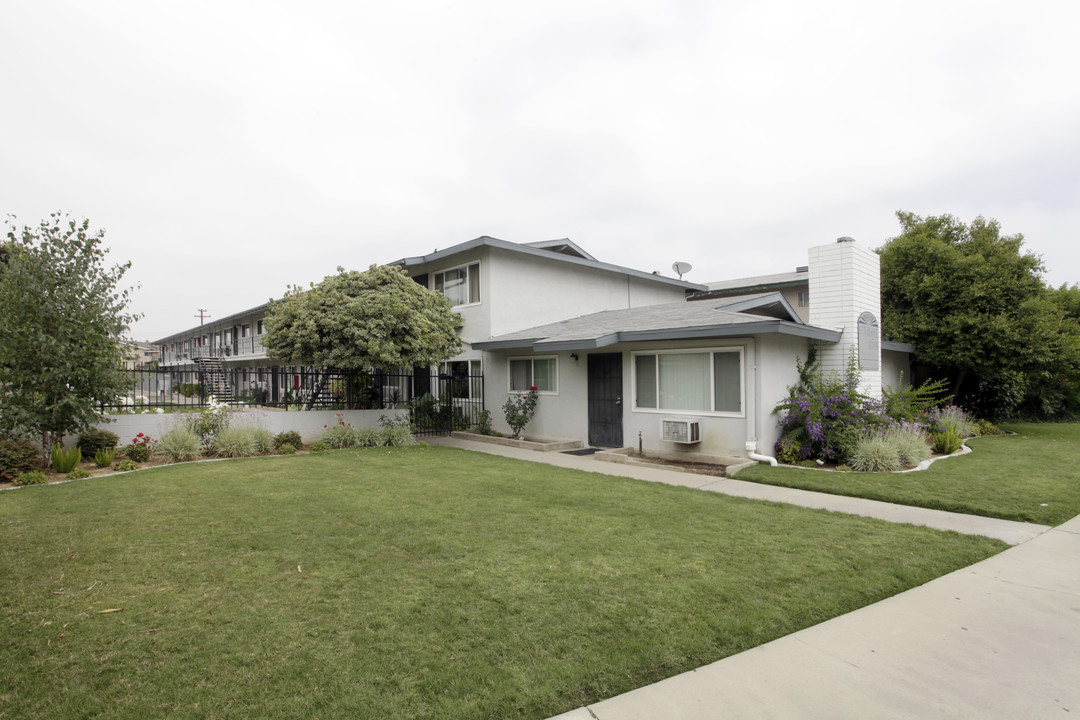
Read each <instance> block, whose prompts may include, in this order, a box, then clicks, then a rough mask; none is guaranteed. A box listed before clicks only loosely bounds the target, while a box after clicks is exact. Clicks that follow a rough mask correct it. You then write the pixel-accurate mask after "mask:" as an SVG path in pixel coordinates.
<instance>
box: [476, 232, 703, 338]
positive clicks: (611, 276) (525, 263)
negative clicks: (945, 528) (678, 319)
mask: <svg viewBox="0 0 1080 720" xmlns="http://www.w3.org/2000/svg"><path fill="white" fill-rule="evenodd" d="M488 265H489V268H490V270H489V274H488V278H489V280H488V287H489V290H490V291H489V293H488V297H489V298H490V299H491V301H492V303H491V306H490V308H489V310H488V312H489V313H490V318H491V320H490V321H491V325H490V330H491V335H501V334H504V333H508V332H513V331H515V330H523V329H525V328H530V327H536V326H537V325H544V324H547V323H551V322H557V321H559V320H566V319H567V318H573V317H579V316H581V315H587V314H588V313H593V312H599V311H601V310H618V309H622V308H628V307H641V306H644V305H657V304H660V303H667V302H677V301H679V300H682V299H684V298H685V297H686V292H685V290H684V289H683V288H681V287H678V286H675V285H664V284H660V283H655V282H650V281H648V280H644V279H639V278H633V277H630V276H628V275H624V274H622V273H617V272H607V271H602V270H597V269H595V268H590V267H585V266H581V265H575V264H573V263H568V262H563V261H560V260H559V259H558V258H552V259H551V260H547V259H546V258H542V257H537V256H533V255H523V254H521V253H514V252H508V251H503V250H499V249H492V250H491V253H490V255H489V259H488ZM469 334H470V336H472V331H471V330H470V331H469Z"/></svg>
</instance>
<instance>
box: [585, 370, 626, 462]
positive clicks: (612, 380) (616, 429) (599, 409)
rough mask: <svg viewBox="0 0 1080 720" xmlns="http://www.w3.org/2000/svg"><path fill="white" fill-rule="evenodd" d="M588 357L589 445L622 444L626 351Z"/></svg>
mask: <svg viewBox="0 0 1080 720" xmlns="http://www.w3.org/2000/svg"><path fill="white" fill-rule="evenodd" d="M588 357H589V444H590V445H596V446H598V447H622V443H623V431H622V430H623V428H622V390H623V388H622V353H597V354H594V355H589V356H588Z"/></svg>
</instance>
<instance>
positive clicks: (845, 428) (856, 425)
mask: <svg viewBox="0 0 1080 720" xmlns="http://www.w3.org/2000/svg"><path fill="white" fill-rule="evenodd" d="M798 369H799V382H798V384H796V385H795V386H794V387H792V388H791V389H790V391H789V393H788V397H787V399H785V400H784V401H783V402H781V403H780V404H779V405H777V406H776V409H775V410H773V412H774V413H782V415H781V417H780V439H779V440H777V441H776V448H775V450H776V457H777V459H778V460H780V461H781V462H786V463H792V462H798V461H799V460H810V459H820V460H823V461H825V462H836V463H840V462H844V460H845V459H846V458H848V457H850V455H851V453H852V452H853V450H854V448H855V445H856V443H858V441H859V438H860V437H861V436H862V435H863V434H865V433H867V432H873V431H875V430H879V429H884V428H887V427H889V426H891V425H893V424H895V423H894V421H893V420H891V419H890V418H889V417H888V416H887V415H886V414H885V408H884V406H883V404H882V402H881V401H880V400H875V399H873V398H870V397H867V396H866V395H864V394H863V393H861V392H859V371H858V367H857V365H856V364H855V362H854V358H853V359H852V361H850V362H849V363H848V367H847V369H846V370H845V371H844V373H843V374H842V375H833V376H825V375H824V374H823V373H822V372H821V371H820V369H819V367H818V366H817V362H816V353H815V352H813V351H811V353H810V356H809V357H808V358H807V360H806V363H805V364H804V363H802V362H799V363H798Z"/></svg>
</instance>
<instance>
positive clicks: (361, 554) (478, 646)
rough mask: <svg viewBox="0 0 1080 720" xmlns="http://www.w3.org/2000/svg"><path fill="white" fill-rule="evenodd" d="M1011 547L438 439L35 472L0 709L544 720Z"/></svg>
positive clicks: (23, 498)
mask: <svg viewBox="0 0 1080 720" xmlns="http://www.w3.org/2000/svg"><path fill="white" fill-rule="evenodd" d="M1005 442H1007V441H1005ZM1004 547H1005V546H1004V545H1003V544H1002V543H1000V542H997V541H993V540H989V539H985V538H977V537H968V536H961V535H957V534H953V533H944V532H937V531H933V530H929V529H925V528H916V527H912V526H902V525H890V524H887V523H883V522H878V521H875V520H871V519H866V518H858V517H853V516H846V515H838V514H831V513H826V512H820V511H813V510H806V509H801V508H796V507H790V506H782V505H771V504H767V503H758V502H753V501H748V500H742V499H738V498H730V497H724V496H721V495H718V494H714V493H705V492H698V491H692V490H687V489H685V488H676V487H669V486H665V485H659V484H652V483H645V482H639V481H634V480H628V479H621V478H613V477H608V476H604V475H597V474H591V473H583V472H576V471H570V470H562V469H559V468H553V467H550V466H545V465H538V464H533V463H524V462H518V461H513V460H508V459H505V458H499V457H494V456H488V455H482V454H477V453H467V452H463V451H458V450H452V449H447V448H438V447H427V446H419V447H413V448H372V449H366V450H346V451H338V452H332V453H323V454H318V455H306V456H293V457H279V458H255V459H250V460H235V461H228V462H219V463H205V464H198V465H179V466H172V467H163V468H157V469H153V470H148V471H144V472H138V473H131V474H127V475H121V476H112V477H102V478H94V479H89V480H82V481H78V482H72V483H68V484H64V485H58V486H34V487H27V488H22V489H20V490H17V491H11V492H3V493H0V548H2V549H0V567H2V572H0V597H2V598H3V602H2V604H0V629H2V633H3V636H2V638H0V642H2V645H0V647H2V648H3V652H2V655H0V659H2V665H0V667H2V670H0V718H4V719H5V720H6V719H9V718H20V719H26V718H50V719H53V718H84V717H101V718H140V719H141V718H149V717H165V716H168V717H170V718H254V717H258V718H298V717H309V718H336V717H341V718H380V719H382V718H508V717H522V718H544V717H547V716H550V715H554V714H557V713H560V712H563V711H566V710H569V709H571V708H575V707H578V706H581V705H583V704H585V703H589V702H593V701H596V700H599V699H601V698H604V697H609V696H613V695H616V694H618V693H621V692H624V691H627V690H630V689H632V688H635V687H638V686H641V685H645V684H648V683H651V682H654V681H657V680H659V679H661V678H664V677H668V676H670V675H673V674H675V673H678V672H681V671H684V670H689V669H691V668H695V667H698V666H700V665H702V664H705V663H708V662H710V661H713V660H716V659H719V658H721V657H724V656H726V655H730V654H732V653H736V652H739V651H741V650H745V649H747V648H751V647H754V646H756V645H759V644H761V643H764V642H766V641H768V640H771V639H774V638H776V637H780V636H782V635H785V634H788V633H790V632H792V631H795V630H798V629H800V628H803V627H807V626H809V625H813V624H815V623H818V622H821V621H823V620H825V619H828V618H831V617H834V616H836V615H839V614H842V613H845V612H848V611H850V610H853V609H855V608H858V607H861V606H864V605H867V604H869V603H872V602H875V601H877V600H880V599H882V598H885V597H888V596H890V595H893V594H895V593H897V592H900V591H902V590H905V589H907V588H910V587H913V586H916V585H919V584H922V583H924V582H926V581H928V580H930V579H932V578H934V577H937V576H939V575H942V574H944V573H946V572H949V571H951V570H954V569H957V568H960V567H963V566H966V565H969V564H971V563H973V562H975V561H977V560H980V559H982V558H985V557H987V556H989V555H991V554H994V553H996V552H998V551H1000V550H1002V549H1003V548H1004ZM114 610H118V612H110V611H114Z"/></svg>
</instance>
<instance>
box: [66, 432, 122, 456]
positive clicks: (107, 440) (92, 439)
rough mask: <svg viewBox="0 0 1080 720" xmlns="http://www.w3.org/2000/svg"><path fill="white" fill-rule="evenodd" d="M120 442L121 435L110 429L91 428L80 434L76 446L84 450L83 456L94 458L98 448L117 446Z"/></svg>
mask: <svg viewBox="0 0 1080 720" xmlns="http://www.w3.org/2000/svg"><path fill="white" fill-rule="evenodd" d="M119 443H120V436H119V435H117V434H116V433H114V432H109V431H108V430H101V429H99V428H91V429H89V430H86V431H85V432H83V433H82V434H81V435H79V440H78V442H76V443H75V445H76V447H78V448H79V449H80V450H82V454H83V457H88V458H92V457H94V456H95V455H97V451H98V450H103V449H109V448H115V447H116V446H117V445H118V444H119Z"/></svg>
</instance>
